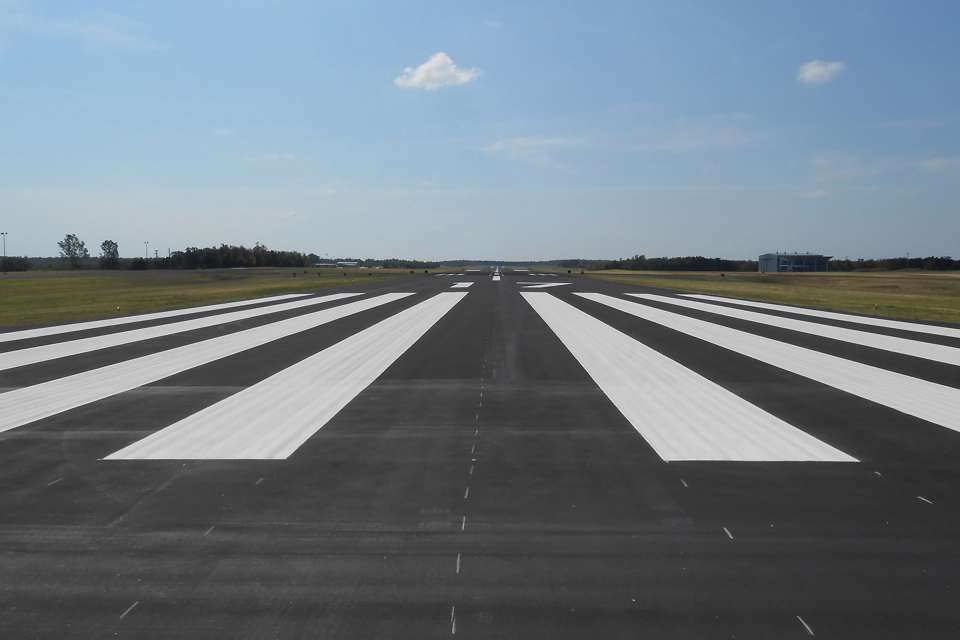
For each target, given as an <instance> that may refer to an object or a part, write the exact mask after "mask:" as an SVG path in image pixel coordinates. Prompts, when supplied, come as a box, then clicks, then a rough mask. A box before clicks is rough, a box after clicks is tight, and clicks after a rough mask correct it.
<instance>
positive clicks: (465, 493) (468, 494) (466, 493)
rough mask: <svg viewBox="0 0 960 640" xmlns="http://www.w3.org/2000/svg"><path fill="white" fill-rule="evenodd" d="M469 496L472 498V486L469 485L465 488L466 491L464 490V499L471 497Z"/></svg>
mask: <svg viewBox="0 0 960 640" xmlns="http://www.w3.org/2000/svg"><path fill="white" fill-rule="evenodd" d="M469 498H470V487H467V488H466V489H464V491H463V499H464V500H467V499H469Z"/></svg>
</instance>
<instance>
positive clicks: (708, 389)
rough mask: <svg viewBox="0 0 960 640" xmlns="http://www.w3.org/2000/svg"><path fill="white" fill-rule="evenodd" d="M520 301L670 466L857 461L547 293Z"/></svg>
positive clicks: (534, 294)
mask: <svg viewBox="0 0 960 640" xmlns="http://www.w3.org/2000/svg"><path fill="white" fill-rule="evenodd" d="M520 295H522V296H523V297H524V298H526V300H527V302H529V303H530V305H531V306H532V307H533V309H534V310H535V311H536V312H537V313H538V314H539V315H540V317H541V318H543V320H544V322H546V324H547V326H549V327H550V329H551V330H552V331H553V332H554V333H555V334H556V335H557V337H558V338H559V339H560V341H561V342H562V343H563V344H564V346H566V347H567V349H569V350H570V353H571V354H572V355H573V356H574V357H575V358H576V359H577V361H578V362H580V364H581V365H582V366H583V368H584V369H586V371H587V373H588V374H589V375H590V377H591V378H593V380H594V382H596V384H597V386H599V387H600V389H602V390H603V392H604V393H605V394H606V395H607V397H608V398H609V399H610V401H611V402H613V404H614V405H615V406H616V407H617V409H619V410H620V412H621V413H622V414H623V415H624V417H625V418H626V419H627V420H628V421H629V422H630V424H631V425H633V428H634V429H636V430H637V432H638V433H639V434H640V435H641V436H643V438H644V439H646V441H647V442H648V443H649V444H650V446H651V447H652V448H653V449H654V451H656V452H657V454H658V455H659V456H660V457H661V458H663V459H664V460H666V461H668V462H669V461H673V460H732V461H782V462H785V461H822V462H856V459H855V458H852V457H851V456H849V455H847V454H845V453H843V452H842V451H839V450H837V449H835V448H833V447H831V446H830V445H828V444H825V443H823V442H821V441H819V440H817V439H816V438H814V437H813V436H811V435H809V434H807V433H805V432H804V431H801V430H800V429H797V428H796V427H793V426H792V425H790V424H787V423H786V422H784V421H783V420H781V419H780V418H777V417H776V416H774V415H772V414H770V413H768V412H766V411H764V410H762V409H760V408H759V407H757V406H756V405H753V404H751V403H749V402H747V401H746V400H744V399H743V398H741V397H739V396H737V395H735V394H733V393H731V392H730V391H727V390H726V389H724V388H723V387H721V386H720V385H718V384H716V383H715V382H713V381H711V380H708V379H707V378H704V377H703V376H701V375H699V374H698V373H696V372H694V371H692V370H690V369H688V368H687V367H684V366H683V365H681V364H680V363H678V362H676V361H674V360H671V359H670V358H668V357H666V356H665V355H663V354H661V353H660V352H658V351H655V350H653V349H651V348H650V347H648V346H646V345H645V344H643V343H641V342H639V341H637V340H634V339H633V338H631V337H630V336H628V335H626V334H624V333H621V332H620V331H617V330H616V329H614V328H612V327H610V326H608V325H606V324H605V323H603V322H601V321H600V320H597V319H596V318H594V317H593V316H590V315H588V314H586V313H584V312H583V311H580V310H579V309H577V308H576V307H574V306H572V305H570V304H567V303H566V302H563V301H561V300H559V299H558V298H556V297H555V296H553V295H551V294H549V293H521V294H520ZM580 295H583V294H580ZM627 304H635V303H627ZM638 306H639V305H638Z"/></svg>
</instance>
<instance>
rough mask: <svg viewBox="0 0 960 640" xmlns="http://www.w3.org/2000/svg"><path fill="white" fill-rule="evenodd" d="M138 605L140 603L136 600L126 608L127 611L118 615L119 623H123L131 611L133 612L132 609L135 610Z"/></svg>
mask: <svg viewBox="0 0 960 640" xmlns="http://www.w3.org/2000/svg"><path fill="white" fill-rule="evenodd" d="M138 604H140V601H139V600H137V601H136V602H134V603H133V604H132V605H130V606H129V607H127V610H126V611H124V612H123V613H121V614H120V622H123V619H124V618H126V617H127V616H128V615H129V614H130V612H131V611H133V610H134V609H136V608H137V605H138Z"/></svg>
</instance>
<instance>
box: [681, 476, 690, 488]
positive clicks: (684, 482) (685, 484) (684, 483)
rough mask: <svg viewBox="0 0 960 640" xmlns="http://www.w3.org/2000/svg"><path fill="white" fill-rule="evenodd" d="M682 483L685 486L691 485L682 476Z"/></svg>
mask: <svg viewBox="0 0 960 640" xmlns="http://www.w3.org/2000/svg"><path fill="white" fill-rule="evenodd" d="M680 484H682V485H683V486H684V487H685V488H686V487H689V486H690V485H688V484H687V481H686V480H684V479H683V478H680Z"/></svg>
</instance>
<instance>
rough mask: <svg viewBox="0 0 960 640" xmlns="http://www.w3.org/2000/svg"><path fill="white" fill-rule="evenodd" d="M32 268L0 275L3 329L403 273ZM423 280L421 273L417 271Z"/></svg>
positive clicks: (131, 312)
mask: <svg viewBox="0 0 960 640" xmlns="http://www.w3.org/2000/svg"><path fill="white" fill-rule="evenodd" d="M304 271H305V270H304V269H302V268H301V269H293V268H290V269H281V268H276V269H273V268H263V269H208V270H200V271H161V270H157V271H87V270H80V271H27V272H23V273H8V274H7V275H5V276H0V327H15V326H34V325H48V324H57V323H63V322H74V321H78V320H91V319H97V318H109V317H112V316H125V315H131V314H136V313H147V312H150V311H163V310H166V309H177V308H182V307H192V306H196V305H202V304H215V303H218V302H230V301H233V300H243V299H247V298H257V297H262V296H270V295H277V294H282V293H296V292H298V291H299V292H305V291H312V290H315V289H323V288H327V287H342V286H350V285H354V284H358V283H368V282H370V281H371V280H374V279H376V280H382V279H387V278H395V277H397V276H399V275H402V274H408V273H409V272H408V271H407V270H403V269H396V270H394V269H346V270H343V271H341V270H340V269H306V273H304ZM418 273H420V274H421V275H422V271H421V272H418Z"/></svg>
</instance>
